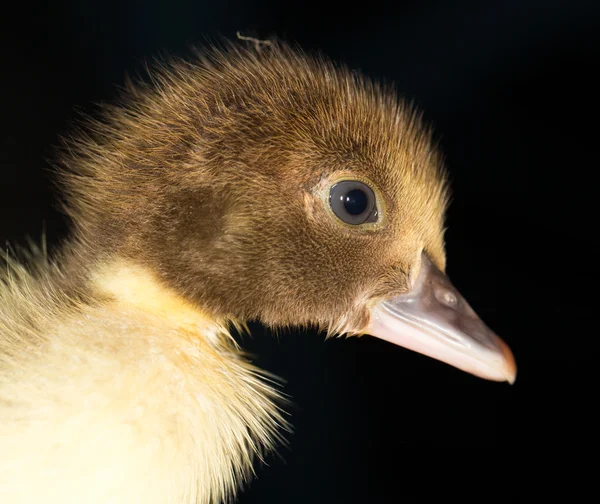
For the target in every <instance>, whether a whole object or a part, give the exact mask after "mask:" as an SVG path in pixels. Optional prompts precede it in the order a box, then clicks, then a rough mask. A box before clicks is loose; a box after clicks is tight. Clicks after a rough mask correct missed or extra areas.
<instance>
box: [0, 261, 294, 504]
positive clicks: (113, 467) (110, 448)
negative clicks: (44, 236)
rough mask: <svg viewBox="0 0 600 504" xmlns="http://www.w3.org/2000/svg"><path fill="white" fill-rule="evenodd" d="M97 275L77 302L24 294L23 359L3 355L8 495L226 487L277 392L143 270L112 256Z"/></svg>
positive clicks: (108, 497) (100, 498)
mask: <svg viewBox="0 0 600 504" xmlns="http://www.w3.org/2000/svg"><path fill="white" fill-rule="evenodd" d="M22 282H23V279H21V283H20V285H19V286H21V285H22ZM36 282H37V280H36ZM92 285H93V287H92V290H91V292H92V293H93V296H94V297H93V298H90V299H88V300H87V302H85V303H81V302H77V303H72V300H68V299H59V298H58V299H51V300H46V299H44V302H45V303H46V304H45V305H43V304H41V303H40V305H39V306H35V305H32V306H31V307H30V308H31V309H40V315H41V316H40V317H39V318H38V320H36V321H34V322H33V324H31V326H30V327H31V329H32V330H35V331H36V334H33V335H32V336H33V338H32V339H31V340H29V341H27V342H24V341H21V342H19V344H20V345H22V346H21V349H22V350H25V351H27V354H28V356H27V357H24V356H22V355H6V354H5V355H4V356H3V357H4V359H3V375H2V381H1V382H0V383H1V387H0V402H1V403H2V405H3V408H2V413H3V414H2V430H1V435H0V445H1V446H2V453H3V455H2V457H0V490H1V494H0V495H2V502H123V503H125V502H128V503H131V502H148V503H152V502H157V503H158V502H161V503H162V502H177V503H180V502H181V503H184V502H218V501H220V500H222V499H224V498H225V497H227V496H230V495H231V492H232V490H233V485H235V484H237V483H239V482H240V481H243V479H244V478H245V477H246V476H247V475H248V471H249V470H250V464H251V462H252V459H253V458H254V456H255V455H257V454H260V453H261V452H262V451H263V450H264V449H265V448H268V447H271V446H272V443H273V442H274V440H275V439H276V438H277V437H278V436H279V434H278V433H277V432H276V427H281V424H282V423H283V420H282V418H281V416H280V414H279V412H278V410H277V408H276V406H275V403H274V400H275V399H276V397H277V394H276V392H275V391H274V390H273V389H272V388H271V387H270V386H269V385H268V384H267V382H266V381H264V380H263V379H262V378H261V373H260V371H259V370H257V369H256V368H254V367H252V366H251V365H250V364H249V363H248V362H247V361H246V360H245V359H244V357H243V356H242V355H241V352H240V350H239V349H238V348H237V347H236V346H235V344H234V343H233V342H232V341H231V340H230V339H229V338H230V337H229V335H228V333H227V330H226V329H225V328H224V327H223V326H220V325H219V324H218V323H216V322H215V321H214V320H212V319H211V318H209V317H207V316H206V315H205V314H203V313H201V312H200V311H199V310H198V309H196V308H195V307H192V306H190V304H189V303H187V302H186V301H185V300H183V299H182V298H181V297H180V296H178V295H177V294H175V293H173V292H170V291H169V290H168V289H165V288H164V287H163V286H161V285H160V284H159V283H158V282H157V281H156V280H155V279H154V278H153V277H152V274H151V273H150V272H148V271H145V270H144V269H143V268H140V267H137V266H133V265H130V264H124V263H114V264H112V265H110V266H106V267H104V268H103V269H102V270H101V271H100V272H99V273H98V275H97V276H95V278H94V279H93V284H92ZM15 288H16V287H15ZM15 294H17V293H16V292H15ZM20 294H25V293H24V292H21V293H20ZM30 294H31V293H27V294H26V295H27V296H30ZM46 294H50V292H47V293H46ZM29 299H30V300H31V298H29ZM92 299H93V300H92ZM48 301H49V302H48ZM34 303H35V301H34ZM52 304H53V306H51V305H52ZM4 320H5V321H6V319H4ZM13 322H16V321H14V320H13ZM42 331H43V332H42ZM55 335H60V338H56V337H55ZM91 336H93V337H91ZM21 349H20V350H21ZM33 482H35V484H32V483H33ZM200 484H201V485H200Z"/></svg>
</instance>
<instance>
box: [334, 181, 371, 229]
mask: <svg viewBox="0 0 600 504" xmlns="http://www.w3.org/2000/svg"><path fill="white" fill-rule="evenodd" d="M329 204H330V205H331V209H332V210H333V213H334V214H335V215H337V216H338V217H339V218H340V219H341V220H343V221H344V222H345V223H347V224H354V225H358V224H365V223H366V222H376V221H377V206H376V205H375V194H374V193H373V190H372V189H371V188H370V187H369V186H368V185H366V184H364V183H362V182H359V181H358V180H343V181H342V182H338V183H337V184H334V185H333V186H332V187H331V190H330V191H329Z"/></svg>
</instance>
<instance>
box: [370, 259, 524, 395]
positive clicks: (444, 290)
mask: <svg viewBox="0 0 600 504" xmlns="http://www.w3.org/2000/svg"><path fill="white" fill-rule="evenodd" d="M365 332H367V333H368V334H371V335H372V336H376V337H378V338H381V339H384V340H387V341H390V342H392V343H394V344H396V345H400V346H403V347H405V348H408V349H410V350H414V351H415V352H419V353H422V354H424V355H427V356H429V357H433V358H434V359H438V360H441V361H442V362H445V363H447V364H450V365H452V366H455V367H457V368H458V369H462V370H463V371H467V372H468V373H471V374H474V375H476V376H480V377H481V378H486V379H488V380H495V381H508V382H509V383H511V384H512V383H514V381H515V378H516V376H517V366H516V364H515V358H514V357H513V354H512V352H511V351H510V348H508V345H506V343H504V342H503V341H502V340H501V339H500V338H499V337H498V336H496V335H495V334H494V333H493V332H492V331H491V330H490V329H489V328H488V327H487V326H486V325H485V324H484V323H483V322H482V320H481V319H480V318H479V317H478V316H477V314H476V313H475V312H474V311H473V309H472V308H471V307H470V306H469V304H468V303H467V302H466V300H465V299H464V298H463V297H462V296H461V295H460V293H459V292H458V291H457V290H456V288H455V287H454V286H453V285H452V283H451V282H450V280H449V279H448V277H447V276H446V275H444V273H442V272H441V271H440V270H439V269H438V268H436V266H435V265H434V264H433V263H432V262H431V260H430V259H429V258H428V257H427V256H426V255H425V254H424V253H423V254H422V256H421V270H420V272H419V276H418V277H417V279H416V281H415V282H414V285H413V287H412V289H411V291H410V292H408V293H407V294H402V295H400V296H396V297H394V298H391V299H387V300H385V301H382V302H379V303H377V304H376V305H374V306H373V307H372V308H371V322H370V323H369V326H368V328H367V330H366V331H365Z"/></svg>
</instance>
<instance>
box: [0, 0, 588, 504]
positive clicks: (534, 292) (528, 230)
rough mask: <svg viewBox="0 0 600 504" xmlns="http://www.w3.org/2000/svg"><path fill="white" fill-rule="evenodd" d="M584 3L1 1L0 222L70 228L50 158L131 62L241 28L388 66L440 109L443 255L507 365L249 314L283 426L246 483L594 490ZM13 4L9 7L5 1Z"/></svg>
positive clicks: (249, 343) (326, 497)
mask: <svg viewBox="0 0 600 504" xmlns="http://www.w3.org/2000/svg"><path fill="white" fill-rule="evenodd" d="M594 4H595V2H588V3H585V2H581V1H570V2H567V1H563V2H559V1H542V0H537V1H536V0H523V1H517V0H489V1H487V2H475V1H460V0H451V1H446V2H441V1H440V2H436V1H429V0H423V1H409V2H393V3H390V5H386V4H385V3H383V2H379V1H369V2H359V3H355V4H351V3H349V2H347V3H339V4H330V3H328V2H325V1H320V2H299V1H288V2H282V1H281V0H278V1H250V0H249V1H246V2H233V1H228V0H224V1H221V2H214V3H212V2H211V3H208V2H207V3H205V2H202V1H170V2H166V1H165V2H158V1H146V2H132V1H124V2H114V1H106V0H105V1H102V2H100V1H95V2H94V1H91V0H82V1H78V2H73V3H70V2H66V1H64V0H58V1H55V2H47V3H44V4H31V3H28V4H23V5H20V6H19V5H11V6H10V7H5V8H3V9H4V10H3V13H2V21H1V24H2V30H1V32H2V33H1V35H0V36H1V37H2V45H1V46H0V48H1V51H2V67H1V68H2V79H1V80H0V90H1V93H0V100H1V102H0V103H1V107H2V108H1V110H2V114H1V116H0V169H1V170H2V171H1V179H0V180H1V185H0V202H1V212H2V213H1V215H2V223H1V226H0V239H1V240H2V243H4V240H7V241H9V242H11V243H19V242H20V243H23V239H24V237H25V236H27V235H29V236H31V237H33V238H34V239H36V240H38V239H39V237H40V236H41V234H42V232H43V230H44V229H45V230H46V233H47V235H48V240H49V242H50V245H52V246H56V245H57V244H59V243H60V240H61V239H63V238H64V237H65V236H66V233H67V229H68V224H67V222H66V220H65V219H64V218H63V217H62V216H61V215H60V213H59V212H57V211H56V209H55V208H56V207H55V205H56V197H55V195H54V193H53V190H52V185H51V182H50V180H51V174H50V173H49V169H50V162H49V161H48V159H51V158H52V148H53V146H54V145H56V144H57V139H58V138H59V135H61V134H66V133H68V132H69V128H70V127H71V126H70V124H71V123H72V121H73V120H74V119H76V118H77V110H78V109H79V110H83V111H85V112H93V111H94V107H93V105H92V104H93V103H94V102H103V101H110V100H111V99H113V98H114V97H115V96H116V92H117V91H116V86H118V85H120V84H122V83H123V81H124V77H125V74H126V73H128V74H131V75H133V74H136V73H137V72H138V71H139V70H141V69H142V68H143V66H144V64H145V62H147V61H151V60H152V58H154V57H155V56H157V55H159V54H161V53H162V54H173V55H183V56H185V55H186V54H188V51H189V47H190V46H191V45H199V46H202V45H203V44H205V43H206V42H205V41H206V37H218V36H221V35H224V36H226V37H229V38H233V37H235V33H236V31H237V30H241V31H242V32H243V33H245V34H250V35H256V36H259V37H269V36H272V35H276V36H278V37H279V38H282V39H284V40H287V41H292V42H298V43H299V44H300V45H301V46H303V47H304V48H306V49H309V50H313V49H314V50H322V51H323V52H324V53H325V54H327V55H329V56H330V57H332V58H333V59H335V60H338V61H343V62H345V63H347V64H348V65H349V66H351V67H352V68H356V69H361V70H362V71H364V72H365V73H367V74H368V75H371V76H373V77H375V78H387V79H389V80H392V81H394V82H395V84H396V86H397V88H398V89H399V91H400V92H402V93H403V94H404V95H406V96H407V97H409V98H412V99H414V100H415V101H416V102H417V103H418V104H420V106H421V108H422V109H424V111H425V115H426V117H427V119H428V120H430V121H431V122H433V123H434V125H435V129H436V132H437V134H438V136H439V137H440V138H441V143H442V146H443V149H444V151H445V153H446V156H447V164H448V168H449V170H450V173H451V178H452V186H453V194H454V198H453V203H452V206H451V208H450V212H449V219H448V224H449V231H448V234H447V250H448V272H449V275H450V276H451V278H452V279H453V281H454V283H455V284H456V285H457V286H458V287H459V289H460V290H461V291H462V293H463V294H464V295H465V297H466V298H467V299H468V300H469V301H470V302H471V304H472V305H473V307H474V308H475V309H476V311H477V312H478V313H479V314H480V315H481V316H482V318H483V319H484V320H485V321H486V322H487V323H488V324H489V325H490V326H491V327H492V328H493V329H494V330H495V331H496V332H497V333H498V334H500V335H502V336H503V337H504V339H505V340H506V341H507V342H508V343H509V345H510V346H511V347H512V348H513V350H514V353H515V355H516V358H517V362H518V365H519V376H518V379H517V382H516V384H515V385H514V386H512V387H511V386H508V385H506V384H497V383H491V382H485V381H483V380H480V379H477V378H474V377H471V376H469V375H467V374H464V373H461V372H459V371H457V370H454V369H452V368H450V367H449V366H446V365H444V364H441V363H438V362H435V361H433V360H430V359H427V358H425V357H422V356H419V355H417V354H414V353H411V352H409V351H406V350H403V349H401V348H396V347H393V346H392V345H390V344H387V343H385V342H383V341H377V340H375V339H370V338H362V339H360V340H358V339H353V340H346V341H345V340H332V341H327V342H323V338H322V337H321V336H319V335H316V334H312V333H306V332H299V333H286V334H283V335H282V336H281V337H280V338H279V340H277V339H276V338H274V337H272V335H270V334H266V333H265V331H264V329H263V328H261V326H259V325H257V324H254V325H252V331H253V335H254V336H253V337H252V338H248V337H245V338H244V345H245V346H246V347H247V348H248V349H249V350H250V351H251V352H253V353H255V354H256V362H257V363H258V364H259V365H260V366H262V367H264V368H266V369H269V370H270V371H272V372H274V373H275V374H277V375H279V376H282V377H284V378H285V379H286V380H287V384H286V386H285V392H286V393H288V394H289V395H291V396H292V398H293V400H294V405H293V406H291V407H290V408H289V411H290V419H291V421H292V423H293V424H294V428H295V431H294V433H293V434H291V435H289V436H288V437H289V441H290V447H289V448H282V449H281V450H280V457H276V456H273V457H270V458H268V459H267V461H266V462H267V464H266V465H265V464H262V465H261V464H258V466H257V478H255V479H254V481H253V482H252V483H251V484H250V485H249V486H248V487H247V489H246V490H245V492H244V493H243V494H242V495H241V496H240V502H242V503H253V502H261V503H268V502H273V503H275V502H276V503H283V502H286V503H288V502H289V503H296V502H297V503H305V502H311V503H315V504H316V503H338V502H339V503H358V502H377V503H380V502H381V503H392V502H421V501H428V500H430V498H431V497H432V496H433V495H434V494H437V493H438V492H443V494H444V498H448V499H456V498H460V499H464V498H466V497H476V498H478V499H480V500H483V501H488V500H493V499H494V496H496V495H498V494H500V493H502V494H505V495H507V496H508V499H506V500H508V501H509V502H519V501H521V500H524V499H530V498H531V499H534V500H535V499H537V498H539V497H541V496H545V497H546V496H556V495H557V492H559V491H562V490H565V491H568V492H569V494H568V495H569V498H570V499H575V501H578V498H576V497H575V495H576V494H577V493H578V492H584V491H586V490H587V489H594V486H593V481H594V479H595V478H597V475H596V473H597V471H596V470H595V469H594V466H596V468H597V454H598V434H597V428H598V420H599V418H598V413H597V411H596V407H597V405H598V388H597V379H596V375H597V369H598V364H597V359H598V344H597V339H598V308H597V299H598V297H599V296H598V286H599V285H600V284H599V282H598V280H599V279H600V278H599V274H598V260H597V248H596V246H595V241H596V239H597V237H596V230H597V225H596V222H595V221H596V200H597V198H598V196H597V189H596V187H597V186H596V185H595V178H596V172H597V166H598V157H597V155H596V147H597V145H598V133H599V128H598V116H597V113H596V108H595V105H596V104H595V101H596V95H597V92H598V81H597V78H596V77H595V72H596V71H597V69H598V62H599V48H600V44H599V42H600V36H599V35H598V30H599V29H600V23H599V19H600V18H599V16H598V8H596V7H595V5H594ZM17 11H18V12H17Z"/></svg>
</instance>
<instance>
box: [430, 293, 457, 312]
mask: <svg viewBox="0 0 600 504" xmlns="http://www.w3.org/2000/svg"><path fill="white" fill-rule="evenodd" d="M435 297H436V299H437V300H438V301H439V302H440V303H442V304H444V305H446V306H447V307H449V308H456V305H457V304H458V299H457V297H456V295H455V294H453V293H452V292H450V291H448V290H445V289H444V290H441V289H440V290H436V291H435Z"/></svg>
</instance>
